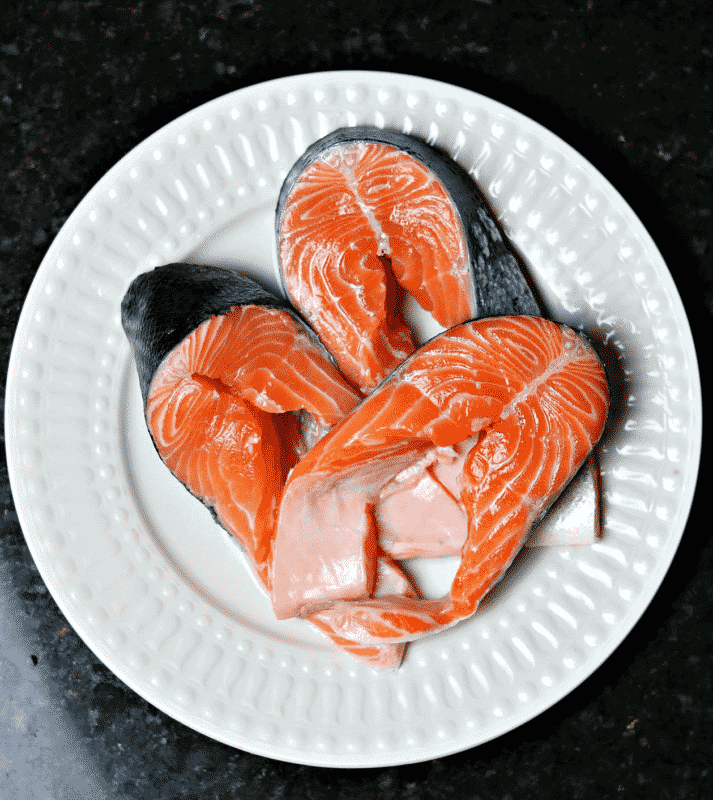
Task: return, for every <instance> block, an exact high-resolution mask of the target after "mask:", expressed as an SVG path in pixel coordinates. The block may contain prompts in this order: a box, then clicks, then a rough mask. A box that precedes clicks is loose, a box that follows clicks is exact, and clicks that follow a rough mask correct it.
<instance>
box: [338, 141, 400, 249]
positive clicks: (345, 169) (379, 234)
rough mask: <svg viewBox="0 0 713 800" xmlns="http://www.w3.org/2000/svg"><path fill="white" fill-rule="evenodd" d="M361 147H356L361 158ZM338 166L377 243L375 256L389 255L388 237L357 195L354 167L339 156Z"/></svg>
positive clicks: (361, 198)
mask: <svg viewBox="0 0 713 800" xmlns="http://www.w3.org/2000/svg"><path fill="white" fill-rule="evenodd" d="M362 150H363V147H362V146H361V145H358V151H357V152H358V155H359V156H361V152H362ZM339 165H340V170H339V171H340V172H341V174H342V176H343V177H344V180H345V181H346V183H347V186H348V188H349V190H350V191H351V193H352V195H353V196H354V199H355V200H356V202H357V205H358V206H359V208H360V209H361V212H362V214H363V215H364V216H365V217H366V219H367V221H368V223H369V225H370V227H371V229H372V230H373V231H374V235H375V236H376V239H377V241H378V243H379V244H378V248H377V251H376V254H377V255H379V256H387V255H389V254H390V253H391V245H390V244H389V237H388V236H387V234H386V233H384V231H383V230H382V228H381V225H379V221H378V220H377V218H376V217H375V216H374V212H373V210H372V209H371V208H370V207H369V206H368V205H367V204H366V201H365V200H364V198H363V197H362V196H361V195H360V194H359V187H358V185H357V181H356V178H355V177H354V166H353V164H350V163H349V162H348V161H347V160H346V159H344V158H342V157H341V154H340V156H339Z"/></svg>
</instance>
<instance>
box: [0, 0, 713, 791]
mask: <svg viewBox="0 0 713 800" xmlns="http://www.w3.org/2000/svg"><path fill="white" fill-rule="evenodd" d="M327 69H372V70H385V71H392V72H402V73H410V74H415V75H419V76H424V77H430V78H437V79H440V80H444V81H447V82H450V83H453V84H457V85H460V86H463V87H466V88H468V89H472V90H475V91H478V92H480V93H482V94H485V95H487V96H489V97H492V98H495V99H497V100H499V101H501V102H503V103H505V104H507V105H509V106H511V107H513V108H515V109H517V110H519V111H521V112H523V113H525V114H527V115H528V116H530V117H532V118H533V119H535V120H536V121H538V122H540V123H542V124H543V125H545V126H546V127H547V128H549V129H550V130H552V131H553V132H555V133H556V134H558V135H559V136H560V137H562V138H563V139H564V140H565V141H567V142H568V143H569V144H571V145H572V146H573V147H575V148H576V149H577V150H579V152H581V153H582V154H583V155H584V156H585V157H586V158H587V159H589V160H590V161H591V162H592V163H593V164H594V165H595V166H596V167H597V168H598V169H599V170H600V171H601V172H602V173H603V174H604V175H605V176H606V177H607V178H609V180H611V181H612V183H613V184H614V185H615V186H616V187H617V189H618V190H619V191H620V192H621V193H622V194H623V196H624V197H625V199H626V200H627V201H628V202H629V203H630V205H631V206H632V207H633V209H634V211H635V212H636V213H637V214H638V215H639V217H640V218H641V219H642V221H643V223H644V225H645V226H646V227H647V229H648V230H649V231H650V232H651V234H652V236H653V237H654V240H655V241H656V243H657V245H658V247H659V249H660V250H661V252H662V254H663V256H664V259H665V260H666V262H667V263H668V265H669V267H670V269H671V272H672V274H673V278H674V280H675V282H676V284H677V286H678V289H679V292H680V294H681V296H682V299H683V302H684V305H685V308H686V311H687V313H688V316H689V320H690V323H691V327H692V329H693V334H694V338H695V340H696V344H697V347H698V352H699V359H701V361H704V359H705V358H706V353H707V339H708V338H709V337H710V325H711V311H713V259H712V258H711V254H712V252H713V249H712V248H713V230H712V227H711V212H712V211H713V123H712V121H711V120H712V118H711V107H712V104H713V91H712V89H711V85H712V84H713V25H712V24H711V16H710V8H709V3H708V2H707V1H706V0H691V2H686V1H685V0H676V1H674V0H652V2H625V3H620V2H619V0H616V1H615V0H561V1H560V2H556V1H555V0H543V1H542V2H524V0H513V2H505V1H504V0H462V1H461V2H442V3H440V4H435V3H421V2H410V3H407V4H403V3H390V2H388V0H387V2H379V3H377V2H372V0H363V2H358V3H351V2H345V1H344V0H335V2H324V0H304V2H301V3H287V2H279V3H278V2H269V0H208V2H205V3H198V2H195V3H193V2H187V0H151V2H134V0H125V2H114V3H108V2H104V1H103V0H86V1H84V2H81V1H80V0H63V1H62V2H46V1H43V2H39V0H26V1H25V2H10V3H8V4H6V6H5V9H4V14H3V20H2V23H0V132H1V133H0V136H1V138H2V146H1V147H0V158H1V159H2V177H3V180H2V183H1V184H0V197H1V198H2V209H3V214H2V218H1V219H0V324H1V327H0V352H1V355H2V364H1V365H0V375H1V376H2V379H3V382H4V379H5V375H6V371H7V362H8V358H9V353H10V348H11V343H12V337H13V334H14V330H15V326H16V324H17V320H18V316H19V313H20V309H21V307H22V304H23V301H24V299H25V296H26V294H27V291H28V289H29V286H30V283H31V281H32V279H33V277H34V275H35V272H36V271H37V269H38V267H39V265H40V262H41V260H42V258H43V256H44V254H45V252H46V251H47V249H48V247H49V245H50V243H51V242H52V240H53V238H54V237H55V235H56V234H57V232H58V231H59V230H60V228H61V226H62V224H63V223H64V222H65V220H66V219H67V217H68V216H69V214H70V213H71V212H72V210H73V209H74V208H75V206H76V205H77V204H78V203H79V201H80V200H81V198H82V197H83V196H84V195H85V194H86V192H87V191H88V190H89V189H90V188H91V187H92V185H93V184H94V183H95V182H96V181H97V180H98V179H99V178H100V177H101V176H102V175H103V174H104V173H105V172H106V171H107V170H108V169H109V168H110V167H111V166H112V165H113V164H115V163H116V161H117V160H118V159H119V158H120V157H121V156H123V155H124V154H125V153H127V152H128V151H129V150H130V149H131V148H132V147H133V146H135V145H136V144H137V143H139V142H140V141H142V140H143V139H144V138H145V137H146V136H148V135H149V134H151V133H153V132H154V131H156V130H158V129H159V128H160V127H161V126H163V125H164V124H166V123H167V122H169V121H170V120H172V119H174V118H175V117H177V116H178V115H180V114H182V113H183V112H185V111H188V110H190V109H191V108H194V107H195V106H197V105H199V104H201V103H203V102H205V101H207V100H210V99H212V98H214V97H218V96H219V95H221V94H224V93H226V92H228V91H231V90H233V89H238V88H240V87H244V86H248V85H250V84H254V83H257V82H260V81H264V80H267V79H271V78H276V77H281V76H285V75H292V74H297V73H303V72H310V71H320V70H327ZM706 326H708V327H706ZM3 386H4V383H3ZM705 453H706V449H705V442H704V454H705ZM0 478H1V480H2V484H1V487H0V493H1V494H0V497H1V499H2V528H1V533H0V796H2V797H3V798H5V797H6V798H9V799H10V800H15V798H17V799H18V800H19V799H20V798H23V799H24V798H31V799H33V800H34V798H37V800H45V798H52V799H53V800H54V799H55V798H67V799H68V798H75V797H79V798H99V797H104V798H109V800H114V798H116V799H117V800H118V798H142V800H146V799H147V798H167V799H168V798H176V797H183V796H192V797H197V798H216V799H217V798H221V799H222V798H243V797H251V798H253V797H254V798H262V797H265V798H295V799H296V800H297V799H298V798H314V799H315V800H317V798H325V799H326V798H372V797H378V798H380V800H391V798H394V799H396V798H431V797H440V798H456V797H472V798H482V799H483V800H486V798H487V800H490V799H491V798H493V800H494V799H495V798H498V800H506V799H508V798H516V797H517V798H518V799H519V800H520V799H524V798H535V797H537V798H542V797H556V796H562V797H570V798H589V797H636V798H639V797H642V798H643V797H645V798H648V797H656V798H698V797H701V798H702V797H710V796H713V785H712V782H711V774H710V773H709V770H710V764H711V752H712V751H713V691H712V687H711V668H712V666H713V625H711V617H712V615H713V544H712V543H711V535H710V523H709V522H708V519H709V516H710V515H709V514H707V515H706V516H705V517H704V518H702V513H703V510H704V509H703V502H704V501H703V498H702V497H701V494H702V491H701V487H703V492H704V491H705V487H706V485H707V482H708V478H709V468H708V466H707V464H706V463H705V459H704V464H703V465H702V471H701V480H700V481H699V491H698V493H697V495H696V498H695V500H694V507H693V512H692V515H691V520H690V521H689V524H688V527H687V529H686V532H685V534H684V536H683V541H682V544H681V547H680V549H679V552H678V554H677V556H676V558H675V560H674V563H673V566H672V568H671V570H670V572H669V574H668V575H667V577H666V579H665V580H664V582H663V585H662V587H661V589H660V591H659V592H658V594H657V595H656V597H655V598H654V600H653V602H652V603H651V605H650V607H649V608H648V610H647V611H646V612H645V614H644V615H643V617H642V619H641V620H640V621H639V622H638V624H637V625H636V626H635V628H634V629H633V631H632V632H631V634H630V635H629V636H628V637H627V638H626V640H625V641H624V642H623V644H622V645H621V646H620V647H619V648H618V649H617V650H616V651H615V652H614V654H613V655H612V656H611V657H610V658H609V659H608V660H607V661H606V663H605V664H604V665H603V666H602V667H601V668H599V669H598V670H597V671H596V672H595V673H594V674H593V675H592V676H591V677H590V678H588V679H587V680H586V681H585V682H584V683H583V684H582V685H581V686H580V687H579V688H578V689H576V690H575V691H574V692H573V693H572V694H570V695H569V696H568V697H566V698H565V699H564V700H562V701H561V702H560V703H558V704H557V705H556V706H554V707H553V708H551V709H549V710H548V711H547V712H546V713H544V714H542V715H541V716H539V717H537V718H536V719H534V720H532V721H531V722H529V723H527V724H526V725H524V726H522V727H521V728H519V729H517V730H515V731H513V732H511V733H509V734H507V735H505V736H503V737H501V738H499V739H497V740H495V741H493V742H490V743H488V744H485V745H483V746H481V747H478V748H475V749H472V750H468V751H466V752H464V753H460V754H458V755H454V756H450V757H447V758H441V759H437V760H434V761H430V762H426V763H422V764H417V765H411V766H404V767H396V768H388V769H369V770H357V771H347V770H336V769H320V768H314V767H301V766H296V765H292V764H286V763H280V762H277V761H272V760H270V759H266V758H261V757H259V756H255V755H252V754H249V753H244V752H241V751H237V750H234V749H231V748H230V747H227V746H225V745H222V744H219V743H217V742H214V741H212V740H210V739H208V738H206V737H204V736H202V735H201V734H198V733H195V732H194V731H192V730H190V729H188V728H186V727H185V726H183V725H181V724H180V723H177V722H175V721H174V720H172V719H171V718H170V717H168V716H167V715H165V714H163V713H162V712H160V711H158V710H157V709H155V708H154V707H152V706H151V705H150V704H149V703H147V702H145V701H144V700H143V699H142V698H140V697H139V696H138V695H136V694H134V693H133V692H132V691H131V690H130V689H128V688H127V687H126V686H125V685H124V684H123V683H122V682H121V681H120V680H119V679H117V678H116V677H115V676H114V675H113V674H112V673H111V672H110V671H109V670H108V669H107V668H106V667H105V666H104V665H103V664H102V663H101V662H100V661H99V660H98V659H97V658H96V657H95V656H94V655H93V654H92V652H91V651H90V650H89V649H88V648H87V647H86V646H85V645H84V643H83V642H82V641H81V640H80V639H79V637H78V636H77V635H76V633H74V631H73V630H72V629H71V626H70V625H69V624H68V622H67V621H66V620H65V618H64V617H63V616H62V614H61V612H60V611H59V609H58V608H57V606H56V605H55V603H54V601H53V600H52V598H51V596H50V594H49V592H48V591H47V588H46V587H45V585H44V583H43V581H42V579H41V578H40V576H39V573H38V571H37V569H36V567H35V566H34V563H33V560H32V557H31V556H30V554H29V551H28V549H27V546H26V544H25V541H24V538H23V535H22V532H21V530H20V527H19V524H18V519H17V515H16V513H15V510H14V507H13V501H12V497H11V493H10V489H9V484H8V479H7V468H6V466H5V463H4V461H3V462H2V465H1V466H0ZM702 519H705V522H703V521H702Z"/></svg>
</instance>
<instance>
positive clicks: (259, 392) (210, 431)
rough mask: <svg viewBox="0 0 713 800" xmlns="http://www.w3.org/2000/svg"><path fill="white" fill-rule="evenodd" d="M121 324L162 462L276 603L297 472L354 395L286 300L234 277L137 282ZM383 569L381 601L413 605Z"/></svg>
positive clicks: (382, 563)
mask: <svg viewBox="0 0 713 800" xmlns="http://www.w3.org/2000/svg"><path fill="white" fill-rule="evenodd" d="M122 323H123V327H124V330H125V332H126V335H127V337H128V339H129V342H130V343H131V346H132V349H133V353H134V358H135V362H136V367H137V371H138V376H139V384H140V387H141V394H142V397H143V402H144V411H145V418H146V423H147V427H148V430H149V433H150V435H151V438H152V441H153V443H154V445H155V447H156V450H157V451H158V454H159V456H160V457H161V459H162V461H163V462H164V463H165V464H166V466H167V467H168V468H169V469H170V470H171V472H172V473H173V474H174V475H175V476H176V478H178V480H179V481H180V482H181V483H182V484H183V485H184V486H185V487H186V488H187V489H188V490H189V491H190V492H191V493H192V494H193V495H194V496H195V497H197V498H198V499H199V500H200V501H201V502H202V503H204V504H205V505H206V506H208V508H209V509H210V510H211V512H212V514H213V516H214V518H215V520H216V521H217V522H218V523H219V524H220V525H221V526H222V527H223V528H225V529H226V530H227V531H228V532H229V533H230V534H231V535H232V536H233V537H235V539H236V540H237V541H238V542H239V543H240V544H241V545H242V547H243V549H244V551H245V553H246V554H247V556H248V559H249V561H250V563H251V565H252V568H253V569H254V571H255V573H256V574H257V576H258V578H259V579H260V581H261V583H262V585H263V586H264V588H265V590H266V592H268V593H269V591H270V589H271V588H272V586H271V579H270V562H271V559H272V543H273V536H274V529H275V523H276V516H277V510H278V505H279V502H280V497H281V494H282V490H283V487H284V484H285V481H286V479H287V476H288V474H289V471H290V470H291V469H292V468H293V467H294V466H295V464H296V463H297V462H298V460H299V458H300V457H301V456H302V455H304V453H305V452H306V450H307V449H308V448H309V447H310V446H311V444H313V443H314V441H316V440H317V439H318V438H319V436H321V435H323V434H324V432H325V431H327V430H329V429H330V428H331V427H332V426H333V425H335V424H336V423H337V422H339V421H340V420H341V419H342V418H343V417H344V416H345V415H346V414H347V413H348V412H349V411H351V410H352V408H353V407H354V406H355V405H356V403H357V402H358V401H359V397H358V395H357V394H356V392H355V391H354V390H353V389H352V388H351V387H350V386H349V384H348V383H347V382H346V381H345V380H344V378H343V377H342V376H341V374H340V373H339V371H338V370H337V368H336V367H335V365H334V363H333V362H332V360H331V358H330V356H329V354H328V353H327V352H326V350H325V349H324V347H323V346H322V345H321V343H320V342H319V340H318V339H317V337H316V336H315V335H314V334H313V333H312V331H311V330H310V329H309V328H308V327H307V326H306V325H304V323H303V322H302V321H301V320H300V319H299V317H298V316H297V315H296V314H295V313H294V311H293V310H292V309H291V308H289V306H287V304H285V303H284V301H282V300H281V299H279V298H278V297H276V296H274V295H272V294H271V293H269V292H267V291H266V290H265V289H263V288H262V287H261V286H259V285H258V284H257V283H255V282H254V281H253V280H251V279H250V278H248V277H246V276H243V275H239V274H236V273H235V272H232V271H230V270H226V269H221V268H217V267H205V266H198V265H193V264H168V265H165V266H163V267H158V268H156V269H154V270H153V271H151V272H148V273H144V274H142V275H139V276H138V277H137V278H136V279H135V280H134V282H133V283H132V284H131V286H130V287H129V290H128V291H127V293H126V295H125V297H124V300H123V302H122ZM378 560H379V563H378V565H377V572H378V578H377V580H376V582H375V591H376V593H377V594H379V593H388V594H389V595H392V594H394V593H396V594H404V595H405V596H416V593H415V590H414V589H413V587H412V586H411V584H410V581H409V579H408V578H407V577H406V576H405V575H404V573H403V572H402V571H401V570H400V568H399V567H398V566H397V565H396V564H395V563H394V562H393V560H392V559H391V558H390V557H388V556H386V555H384V556H382V557H380V558H379V559H378ZM321 629H322V630H324V625H323V624H322V625H321ZM327 633H328V635H330V634H332V633H334V635H333V636H332V639H333V641H335V643H336V644H337V645H338V646H340V647H342V648H343V649H345V650H346V651H348V652H349V653H350V654H351V655H353V656H355V657H357V658H360V659H361V660H364V661H366V663H369V664H371V665H374V666H389V667H394V666H398V664H399V663H400V662H401V658H402V656H403V646H401V645H395V646H394V645H391V644H387V645H386V646H372V645H364V644H363V643H355V642H350V641H349V640H348V638H347V637H346V636H344V635H343V634H342V633H341V632H331V631H327ZM335 637H336V638H335Z"/></svg>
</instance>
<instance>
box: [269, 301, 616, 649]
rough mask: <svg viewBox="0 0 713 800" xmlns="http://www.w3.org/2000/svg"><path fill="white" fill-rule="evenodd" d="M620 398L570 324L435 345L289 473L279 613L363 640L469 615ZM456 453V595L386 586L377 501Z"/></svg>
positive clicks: (496, 322) (470, 328)
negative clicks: (460, 526)
mask: <svg viewBox="0 0 713 800" xmlns="http://www.w3.org/2000/svg"><path fill="white" fill-rule="evenodd" d="M608 407H609V390H608V386H607V381H606V376H605V372H604V368H603V366H602V364H601V362H600V360H599V358H598V357H597V355H596V353H595V351H594V349H593V348H592V346H591V345H590V344H589V342H588V341H587V340H586V339H585V338H584V337H583V336H581V335H579V334H577V333H576V332H575V331H573V330H572V329H570V328H568V327H566V326H564V325H560V324H558V323H555V322H551V321H548V320H544V319H542V318H540V317H534V316H504V317H498V318H488V319H481V320H475V321H471V322H468V323H464V324H462V325H459V326H456V327H454V328H451V329H450V330H448V331H446V332H445V333H443V334H441V335H439V336H437V337H436V338H434V339H432V340H430V341H429V342H427V343H426V344H424V345H423V346H422V347H420V348H419V349H418V350H417V351H416V352H415V353H413V355H411V356H410V357H409V358H407V359H406V361H404V362H403V363H402V364H401V366H400V367H398V368H397V369H396V370H395V371H394V372H392V374H391V375H390V376H389V377H388V378H387V379H386V380H385V381H384V382H383V383H381V384H380V386H379V387H378V388H377V389H376V390H375V391H373V392H372V393H371V394H370V395H369V397H367V398H366V399H364V400H362V402H361V403H359V405H357V406H356V407H355V408H354V409H353V410H352V411H351V412H350V413H349V414H348V415H347V416H346V417H345V418H344V419H343V420H342V421H341V422H340V423H338V424H337V425H336V426H335V427H334V428H333V429H332V430H331V431H330V432H329V433H328V434H327V435H326V436H324V437H323V438H322V439H321V440H320V441H319V442H318V443H317V444H316V445H315V446H314V447H313V448H312V449H311V450H310V451H309V452H308V453H307V454H306V455H305V456H304V457H303V458H302V459H301V460H300V461H299V462H298V464H297V465H296V466H295V467H294V469H293V470H292V472H291V473H290V476H289V478H288V480H287V483H286V485H285V488H284V491H283V494H282V500H281V503H280V508H279V514H278V519H277V529H276V534H275V538H274V543H273V558H272V562H271V570H272V573H271V585H272V602H273V607H274V609H275V613H276V616H277V617H278V618H287V617H293V616H299V617H307V618H309V619H310V621H312V622H313V623H315V624H317V625H318V626H320V627H322V628H323V629H324V630H325V632H328V631H334V630H339V631H340V632H341V635H342V636H344V637H345V638H346V639H348V640H349V641H352V642H361V643H363V644H364V645H377V644H382V645H383V644H386V643H392V644H393V643H405V642H409V641H414V640H416V639H419V638H421V637H423V636H426V635H428V634H431V633H434V632H436V631H438V630H442V629H444V628H446V627H449V626H451V625H453V624H455V623H457V622H458V621H459V620H462V619H465V618H466V617H469V616H470V615H471V614H473V613H474V612H475V610H476V608H477V606H478V603H479V602H480V600H481V598H482V597H483V596H484V595H485V594H486V593H487V592H488V591H489V589H490V588H491V587H492V586H493V585H494V584H495V583H496V582H497V581H499V580H500V579H501V577H502V576H503V573H504V572H505V570H506V569H507V567H508V565H509V564H510V563H511V561H512V559H513V558H514V557H515V555H516V554H517V552H518V551H519V549H520V548H521V547H522V546H523V544H524V542H525V539H526V537H527V536H528V534H529V532H530V531H531V529H532V527H533V524H534V523H535V522H536V521H537V520H538V519H539V518H540V517H541V516H542V515H543V514H544V513H545V512H546V511H547V509H548V508H549V506H550V505H551V504H552V503H553V502H554V501H555V500H556V498H557V497H558V495H559V494H560V493H561V492H562V491H563V489H564V488H565V487H566V486H567V484H568V483H569V482H570V481H571V479H572V478H573V476H574V475H575V474H576V473H577V471H578V470H579V468H580V467H581V466H582V464H583V463H584V462H585V460H586V459H587V457H588V455H589V454H590V452H591V451H592V448H593V447H594V446H595V444H596V443H597V441H598V440H599V437H600V436H601V434H602V431H603V429H604V425H605V422H606V418H607V413H608ZM451 451H452V452H453V453H455V456H454V457H455V459H456V460H457V459H458V458H460V457H462V466H459V467H458V472H459V474H460V475H461V482H462V488H461V491H460V497H459V500H460V502H462V504H463V506H464V507H465V510H466V515H467V535H466V538H465V541H464V543H463V545H462V550H461V561H460V565H459V568H458V571H457V573H456V575H455V578H454V580H453V583H452V585H451V588H450V591H449V593H448V594H447V595H446V596H444V597H442V598H440V599H438V600H427V599H420V598H418V597H413V596H411V595H410V594H407V593H405V592H402V593H400V594H392V595H384V594H381V595H379V596H377V594H376V592H375V588H376V586H377V585H378V584H377V582H378V554H379V543H378V535H377V529H378V524H377V522H376V519H375V508H376V507H377V506H378V504H379V502H380V500H381V498H383V497H384V493H385V492H386V493H387V494H388V491H389V487H390V486H392V485H393V482H394V481H395V480H398V479H399V478H400V476H403V475H404V474H408V471H409V470H410V469H411V468H412V467H414V466H415V467H416V472H418V470H419V467H418V465H419V464H423V463H429V464H432V463H434V462H438V460H439V458H441V454H443V453H444V452H445V453H449V452H451ZM441 460H442V461H443V463H445V464H446V466H447V464H448V459H447V458H446V459H445V460H443V459H441Z"/></svg>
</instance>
